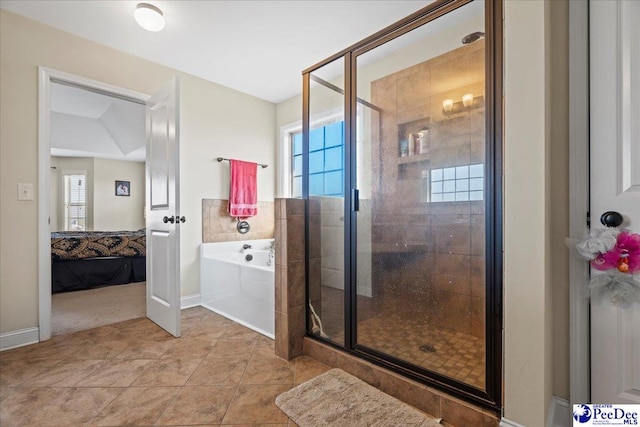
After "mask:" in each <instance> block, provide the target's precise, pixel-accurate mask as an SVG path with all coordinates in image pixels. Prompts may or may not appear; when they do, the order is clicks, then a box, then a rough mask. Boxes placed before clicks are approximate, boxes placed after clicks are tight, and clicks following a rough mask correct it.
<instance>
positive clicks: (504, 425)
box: [500, 418, 525, 427]
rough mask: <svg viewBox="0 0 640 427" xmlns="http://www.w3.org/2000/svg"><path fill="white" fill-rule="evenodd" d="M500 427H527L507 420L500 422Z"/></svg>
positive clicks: (503, 419)
mask: <svg viewBox="0 0 640 427" xmlns="http://www.w3.org/2000/svg"><path fill="white" fill-rule="evenodd" d="M500 427H525V426H523V425H522V424H518V423H517V422H515V421H509V420H508V419H506V418H502V419H501V420H500Z"/></svg>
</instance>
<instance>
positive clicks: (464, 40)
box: [462, 31, 484, 44]
mask: <svg viewBox="0 0 640 427" xmlns="http://www.w3.org/2000/svg"><path fill="white" fill-rule="evenodd" d="M483 37H484V33H483V32H482V31H476V32H475V33H471V34H467V35H466V36H464V37H463V38H462V44H469V43H473V42H474V41H476V40H480V39H481V38H483Z"/></svg>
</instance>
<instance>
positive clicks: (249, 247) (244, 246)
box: [242, 243, 251, 251]
mask: <svg viewBox="0 0 640 427" xmlns="http://www.w3.org/2000/svg"><path fill="white" fill-rule="evenodd" d="M247 249H251V245H248V244H246V243H245V244H244V245H242V250H243V251H246V250H247Z"/></svg>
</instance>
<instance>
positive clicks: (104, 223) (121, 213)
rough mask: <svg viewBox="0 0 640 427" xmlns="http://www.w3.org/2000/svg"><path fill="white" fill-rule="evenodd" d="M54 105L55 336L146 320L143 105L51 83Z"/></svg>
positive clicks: (51, 127) (51, 219) (51, 209)
mask: <svg viewBox="0 0 640 427" xmlns="http://www.w3.org/2000/svg"><path fill="white" fill-rule="evenodd" d="M49 97H50V102H49V112H50V123H49V132H50V133H49V141H50V167H49V168H50V170H49V176H50V182H49V189H50V193H49V196H50V197H49V199H50V202H49V223H50V228H51V335H61V334H65V333H69V332H75V331H79V330H85V329H90V328H93V327H97V326H103V325H108V324H113V323H117V322H120V321H124V320H129V319H135V318H141V317H145V315H146V306H145V294H146V244H145V240H146V234H145V157H146V154H145V151H146V149H145V148H146V147H145V144H146V129H145V104H144V101H141V100H136V99H133V98H129V97H123V96H121V95H118V94H115V93H109V92H103V91H96V90H92V89H89V88H86V87H82V86H79V85H74V84H71V83H69V82H63V81H55V80H52V81H51V84H50V93H49ZM43 172H45V171H43Z"/></svg>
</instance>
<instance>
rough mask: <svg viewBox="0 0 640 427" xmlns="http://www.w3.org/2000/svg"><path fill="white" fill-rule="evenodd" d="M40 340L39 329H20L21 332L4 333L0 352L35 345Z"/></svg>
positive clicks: (0, 336)
mask: <svg viewBox="0 0 640 427" xmlns="http://www.w3.org/2000/svg"><path fill="white" fill-rule="evenodd" d="M39 340H40V332H39V330H38V328H27V329H20V330H19V331H11V332H4V333H2V334H0V351H4V350H10V349H12V348H16V347H22V346H25V345H29V344H35V343H37V342H39Z"/></svg>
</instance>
